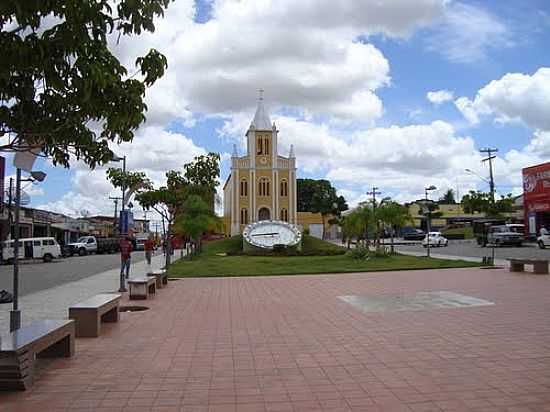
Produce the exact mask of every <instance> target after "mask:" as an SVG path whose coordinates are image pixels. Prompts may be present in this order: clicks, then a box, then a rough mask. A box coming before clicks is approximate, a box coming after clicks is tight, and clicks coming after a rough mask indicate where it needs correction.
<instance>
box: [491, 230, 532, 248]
mask: <svg viewBox="0 0 550 412" xmlns="http://www.w3.org/2000/svg"><path fill="white" fill-rule="evenodd" d="M517 226H518V225H498V226H491V227H490V228H489V231H488V232H487V243H488V244H492V245H495V246H504V245H512V246H521V245H522V243H523V239H524V234H523V231H522V230H520V229H518V227H517ZM521 226H523V225H521Z"/></svg>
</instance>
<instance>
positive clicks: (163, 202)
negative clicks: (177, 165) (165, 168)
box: [136, 171, 189, 267]
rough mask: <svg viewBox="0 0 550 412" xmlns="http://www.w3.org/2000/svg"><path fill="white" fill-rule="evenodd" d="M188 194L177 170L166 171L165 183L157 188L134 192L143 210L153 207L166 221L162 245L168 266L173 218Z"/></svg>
mask: <svg viewBox="0 0 550 412" xmlns="http://www.w3.org/2000/svg"><path fill="white" fill-rule="evenodd" d="M188 194H189V189H188V187H187V186H186V185H185V184H184V183H183V182H182V180H181V179H180V175H179V174H178V173H177V172H174V171H169V172H167V173H166V184H165V185H164V186H161V187H159V188H152V187H150V188H149V189H148V190H144V191H141V192H139V193H137V194H136V200H137V201H138V202H139V204H140V205H141V206H142V207H143V209H145V210H149V209H153V210H154V211H155V212H157V213H158V214H159V215H160V216H161V217H162V218H163V219H164V221H165V222H166V232H165V239H164V245H165V250H166V262H165V266H166V267H168V266H170V256H171V248H172V245H171V242H170V240H171V238H172V226H173V224H174V219H175V217H176V215H177V214H178V212H179V211H180V209H181V208H182V206H183V204H184V203H185V200H186V199H187V196H188Z"/></svg>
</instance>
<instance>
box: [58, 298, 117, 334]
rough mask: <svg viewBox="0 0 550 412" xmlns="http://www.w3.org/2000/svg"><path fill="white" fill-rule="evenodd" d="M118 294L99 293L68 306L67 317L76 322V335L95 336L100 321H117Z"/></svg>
mask: <svg viewBox="0 0 550 412" xmlns="http://www.w3.org/2000/svg"><path fill="white" fill-rule="evenodd" d="M120 296H121V295H120V294H118V293H101V294H99V295H95V296H93V297H91V298H90V299H88V300H85V301H84V302H80V303H77V304H75V305H73V306H71V307H70V308H69V319H74V321H75V323H76V337H77V338H80V337H84V338H97V337H98V336H99V334H100V331H101V322H118V320H119V308H120Z"/></svg>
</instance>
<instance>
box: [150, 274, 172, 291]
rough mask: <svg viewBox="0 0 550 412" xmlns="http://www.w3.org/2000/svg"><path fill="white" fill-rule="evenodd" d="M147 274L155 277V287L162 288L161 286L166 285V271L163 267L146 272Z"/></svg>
mask: <svg viewBox="0 0 550 412" xmlns="http://www.w3.org/2000/svg"><path fill="white" fill-rule="evenodd" d="M147 276H150V277H154V278H155V280H156V287H157V289H162V288H163V287H166V286H168V272H166V271H165V270H164V269H160V270H155V271H153V272H150V273H147Z"/></svg>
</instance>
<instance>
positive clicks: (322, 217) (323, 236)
mask: <svg viewBox="0 0 550 412" xmlns="http://www.w3.org/2000/svg"><path fill="white" fill-rule="evenodd" d="M321 221H322V222H323V234H322V235H321V239H323V240H325V215H324V214H323V213H321Z"/></svg>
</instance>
